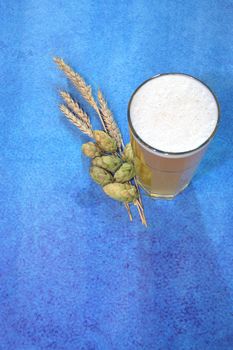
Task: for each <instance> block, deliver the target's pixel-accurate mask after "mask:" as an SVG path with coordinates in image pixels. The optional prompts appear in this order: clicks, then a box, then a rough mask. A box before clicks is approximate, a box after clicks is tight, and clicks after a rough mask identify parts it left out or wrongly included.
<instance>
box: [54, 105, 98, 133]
mask: <svg viewBox="0 0 233 350" xmlns="http://www.w3.org/2000/svg"><path fill="white" fill-rule="evenodd" d="M60 110H61V111H62V113H64V114H65V116H66V117H67V118H68V119H69V120H70V121H71V123H73V124H74V125H75V126H77V127H78V128H79V130H81V131H82V132H83V133H84V134H86V135H88V136H89V137H91V138H93V132H92V129H90V128H88V127H87V125H86V124H85V123H84V122H83V121H82V120H80V119H78V118H77V117H76V116H75V115H74V113H72V112H71V111H70V110H69V108H68V107H66V106H65V105H64V104H61V105H60Z"/></svg>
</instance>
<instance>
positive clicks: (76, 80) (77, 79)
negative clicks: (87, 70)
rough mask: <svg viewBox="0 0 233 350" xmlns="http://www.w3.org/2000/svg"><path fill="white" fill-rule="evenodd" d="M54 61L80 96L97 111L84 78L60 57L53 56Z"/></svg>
mask: <svg viewBox="0 0 233 350" xmlns="http://www.w3.org/2000/svg"><path fill="white" fill-rule="evenodd" d="M54 62H55V63H56V64H57V65H58V67H59V68H60V69H61V70H62V71H63V72H64V73H65V74H66V76H67V77H68V78H69V79H70V81H71V82H72V83H73V84H74V86H75V87H76V89H77V90H78V91H79V92H80V94H81V95H82V97H83V98H84V99H85V100H86V101H87V102H88V103H89V104H90V105H91V106H92V107H93V108H94V109H95V111H96V112H97V113H98V112H99V109H98V106H97V104H96V102H95V100H94V97H93V96H92V90H91V87H90V86H88V85H87V84H86V83H85V80H84V79H83V78H82V77H81V75H79V74H78V73H76V72H75V71H74V70H73V69H72V68H71V67H70V66H69V65H68V64H66V63H65V62H64V61H63V59H62V58H60V57H54Z"/></svg>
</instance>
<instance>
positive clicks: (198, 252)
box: [137, 185, 233, 350]
mask: <svg viewBox="0 0 233 350" xmlns="http://www.w3.org/2000/svg"><path fill="white" fill-rule="evenodd" d="M158 205H159V202H158ZM171 206H172V208H171V211H170V213H169V212H168V209H169V206H167V217H166V218H165V217H162V218H161V217H160V216H157V219H156V221H157V222H155V224H154V228H153V230H154V232H155V233H154V235H153V234H150V235H146V236H144V237H138V246H137V250H138V260H139V261H140V268H139V270H138V284H139V286H138V291H137V293H138V295H137V298H138V305H139V310H138V313H140V317H141V323H142V325H143V327H142V328H141V330H140V337H141V339H142V343H143V345H144V346H145V348H146V349H147V348H148V349H156V350H159V349H161V350H162V349H172V350H176V349H177V350H178V349H179V350H180V349H185V350H186V349H189V350H190V349H205V350H207V349H211V350H214V349H220V348H221V349H231V348H232V343H233V338H232V332H233V316H232V312H231V302H230V294H229V291H228V287H227V285H226V282H225V280H224V278H223V277H222V271H221V267H220V266H219V264H218V256H217V254H216V251H215V248H214V247H213V244H212V242H211V239H210V238H209V236H208V234H207V232H206V230H205V225H204V222H203V217H202V213H201V210H200V206H199V203H198V200H197V198H196V196H195V191H194V189H193V187H192V185H190V187H189V188H188V189H187V190H186V191H185V192H184V193H183V194H182V195H180V196H179V197H177V199H176V200H175V201H174V203H171ZM159 221H160V222H159ZM161 222H162V224H161ZM158 228H160V229H159V232H158Z"/></svg>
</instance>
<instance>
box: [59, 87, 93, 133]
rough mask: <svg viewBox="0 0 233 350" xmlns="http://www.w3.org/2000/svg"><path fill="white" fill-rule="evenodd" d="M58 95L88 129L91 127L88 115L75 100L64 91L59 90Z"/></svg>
mask: <svg viewBox="0 0 233 350" xmlns="http://www.w3.org/2000/svg"><path fill="white" fill-rule="evenodd" d="M60 95H61V97H62V98H63V99H64V101H65V102H66V103H67V105H68V107H69V108H70V109H71V110H72V111H73V112H74V113H75V114H76V115H77V116H78V117H79V119H81V120H82V121H83V122H84V123H85V124H86V125H87V127H88V128H89V129H92V125H91V121H90V118H89V116H88V115H87V113H85V112H84V111H83V110H82V108H81V107H80V106H79V104H78V102H76V101H75V100H74V99H73V98H72V97H71V95H70V94H69V93H68V92H66V91H60Z"/></svg>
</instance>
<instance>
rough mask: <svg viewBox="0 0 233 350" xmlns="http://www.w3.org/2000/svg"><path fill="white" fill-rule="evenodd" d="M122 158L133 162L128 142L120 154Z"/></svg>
mask: <svg viewBox="0 0 233 350" xmlns="http://www.w3.org/2000/svg"><path fill="white" fill-rule="evenodd" d="M122 159H123V160H124V161H126V162H133V161H134V155H133V149H132V146H131V144H130V143H128V144H127V145H126V146H125V149H124V151H123V154H122Z"/></svg>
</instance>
